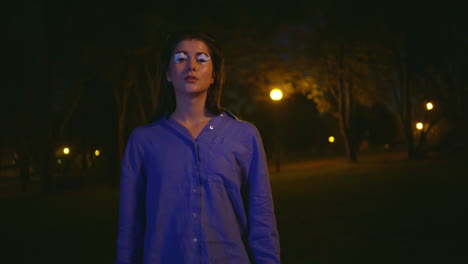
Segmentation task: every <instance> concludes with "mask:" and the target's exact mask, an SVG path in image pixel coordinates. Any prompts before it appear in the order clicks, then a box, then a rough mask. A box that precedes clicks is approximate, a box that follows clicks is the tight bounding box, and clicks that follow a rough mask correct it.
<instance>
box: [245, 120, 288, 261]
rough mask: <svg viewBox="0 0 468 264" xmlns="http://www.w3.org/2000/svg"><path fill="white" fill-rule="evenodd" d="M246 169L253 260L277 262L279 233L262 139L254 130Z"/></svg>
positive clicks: (249, 241)
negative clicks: (249, 162)
mask: <svg viewBox="0 0 468 264" xmlns="http://www.w3.org/2000/svg"><path fill="white" fill-rule="evenodd" d="M252 144H253V149H252V156H251V164H250V169H249V172H248V199H249V200H248V222H249V235H248V243H249V249H250V254H251V258H252V261H253V263H256V264H269V263H280V245H279V235H278V231H277V228H276V219H275V214H274V208H273V198H272V194H271V187H270V179H269V173H268V167H267V163H266V159H265V151H264V149H263V144H262V140H261V138H260V134H259V133H258V130H257V129H255V134H254V137H253V142H252Z"/></svg>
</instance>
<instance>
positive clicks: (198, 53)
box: [195, 51, 210, 57]
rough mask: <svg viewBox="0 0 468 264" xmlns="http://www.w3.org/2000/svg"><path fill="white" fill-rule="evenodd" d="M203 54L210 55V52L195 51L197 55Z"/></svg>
mask: <svg viewBox="0 0 468 264" xmlns="http://www.w3.org/2000/svg"><path fill="white" fill-rule="evenodd" d="M202 54H205V55H206V56H208V57H210V54H208V53H206V52H203V51H201V52H197V53H195V55H197V56H199V55H202Z"/></svg>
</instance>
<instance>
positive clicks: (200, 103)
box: [171, 93, 213, 124]
mask: <svg viewBox="0 0 468 264" xmlns="http://www.w3.org/2000/svg"><path fill="white" fill-rule="evenodd" d="M205 102H206V93H205V94H203V95H198V96H193V97H190V96H176V109H175V111H174V113H172V115H171V117H172V118H174V119H175V120H177V121H180V122H182V123H192V124H193V123H198V122H201V121H204V120H206V119H207V118H211V117H212V116H213V114H212V113H210V112H209V111H208V109H207V108H206V106H205Z"/></svg>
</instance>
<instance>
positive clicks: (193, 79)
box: [184, 76, 198, 82]
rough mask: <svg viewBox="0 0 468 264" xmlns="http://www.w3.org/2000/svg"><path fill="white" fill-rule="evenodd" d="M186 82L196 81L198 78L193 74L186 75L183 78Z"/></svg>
mask: <svg viewBox="0 0 468 264" xmlns="http://www.w3.org/2000/svg"><path fill="white" fill-rule="evenodd" d="M184 80H185V81H186V82H196V81H198V79H197V78H196V77H195V76H187V77H185V78H184Z"/></svg>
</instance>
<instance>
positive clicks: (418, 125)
mask: <svg viewBox="0 0 468 264" xmlns="http://www.w3.org/2000/svg"><path fill="white" fill-rule="evenodd" d="M423 128H424V125H423V123H421V122H418V123H416V129H418V130H422V129H423Z"/></svg>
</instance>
